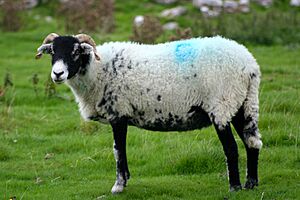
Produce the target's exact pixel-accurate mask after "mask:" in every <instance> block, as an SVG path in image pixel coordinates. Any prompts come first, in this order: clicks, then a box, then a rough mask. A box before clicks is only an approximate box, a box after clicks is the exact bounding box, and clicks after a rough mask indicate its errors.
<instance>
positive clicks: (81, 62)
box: [50, 36, 89, 82]
mask: <svg viewBox="0 0 300 200" xmlns="http://www.w3.org/2000/svg"><path fill="white" fill-rule="evenodd" d="M50 53H51V55H52V66H53V69H52V73H54V75H53V76H54V81H55V82H60V77H63V76H64V75H67V77H66V78H67V79H70V78H72V77H73V76H75V75H76V74H77V73H81V74H82V73H85V71H86V66H87V65H88V64H89V54H84V49H83V48H82V47H81V45H80V42H79V40H78V39H77V38H75V37H72V36H60V37H57V38H55V39H54V41H53V47H52V51H51V52H50ZM59 62H60V63H62V62H63V64H64V65H65V67H63V68H66V69H64V70H60V68H59V69H54V65H55V64H56V63H59ZM63 72H64V74H62V75H61V76H60V73H63ZM52 78H53V77H52Z"/></svg>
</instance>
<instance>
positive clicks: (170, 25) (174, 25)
mask: <svg viewBox="0 0 300 200" xmlns="http://www.w3.org/2000/svg"><path fill="white" fill-rule="evenodd" d="M178 28H179V25H178V23H177V22H168V23H166V24H164V25H163V30H168V31H172V30H176V29H178Z"/></svg>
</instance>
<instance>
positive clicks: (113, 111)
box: [67, 36, 260, 130]
mask: <svg viewBox="0 0 300 200" xmlns="http://www.w3.org/2000/svg"><path fill="white" fill-rule="evenodd" d="M97 51H98V54H99V55H100V62H97V61H95V59H94V56H93V55H91V59H92V61H91V64H90V65H89V66H88V69H87V73H86V74H85V75H84V76H76V77H75V78H73V79H71V80H68V81H67V84H68V85H70V87H71V88H72V90H73V92H74V94H75V96H76V99H77V102H78V103H79V107H80V112H81V115H82V116H83V118H85V119H96V120H99V121H102V122H109V121H111V120H114V119H115V118H118V117H122V116H125V117H128V118H129V119H131V122H132V124H133V125H136V126H138V127H144V128H145V127H151V126H156V125H157V124H158V123H157V122H159V123H160V124H162V126H165V128H166V129H170V130H173V129H174V130H177V128H176V127H180V126H188V125H189V120H190V119H191V116H192V115H193V114H194V113H195V109H194V110H193V108H197V109H199V108H201V109H202V110H203V111H205V113H207V116H208V117H209V119H210V121H212V122H214V123H215V124H217V125H218V126H219V127H222V126H225V125H226V124H227V123H229V122H230V121H231V118H232V117H233V116H234V115H235V113H236V112H237V111H238V109H239V108H240V107H241V106H244V109H245V116H246V117H249V116H250V117H251V118H252V119H254V121H257V119H258V87H259V81H260V71H259V66H258V64H257V63H256V61H255V59H254V58H253V56H252V55H251V53H249V51H248V50H247V49H246V48H245V47H244V46H243V45H240V44H238V43H236V42H235V41H232V40H228V39H224V38H222V37H219V36H217V37H212V38H194V39H189V40H182V41H175V42H169V43H164V44H157V45H142V44H136V43H130V42H111V43H105V44H103V45H101V46H98V47H97ZM170 118H172V120H170ZM206 125H207V124H205V125H203V126H206ZM168 127H169V128H168ZM172 127H173V128H172ZM197 128H201V127H197ZM179 129H180V128H179ZM183 129H184V130H185V129H193V128H192V127H191V128H188V127H185V128H183Z"/></svg>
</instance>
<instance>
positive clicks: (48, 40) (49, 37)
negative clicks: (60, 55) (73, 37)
mask: <svg viewBox="0 0 300 200" xmlns="http://www.w3.org/2000/svg"><path fill="white" fill-rule="evenodd" d="M58 36H59V35H58V34H56V33H50V34H49V35H47V37H45V39H44V41H43V44H49V43H51V42H53V40H54V39H55V38H56V37H58Z"/></svg>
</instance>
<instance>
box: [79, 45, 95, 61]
mask: <svg viewBox="0 0 300 200" xmlns="http://www.w3.org/2000/svg"><path fill="white" fill-rule="evenodd" d="M80 46H81V48H82V54H90V53H91V52H93V53H94V55H95V58H96V60H100V57H99V55H98V54H97V53H96V52H95V51H94V47H93V46H92V45H90V44H88V43H81V44H80Z"/></svg>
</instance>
